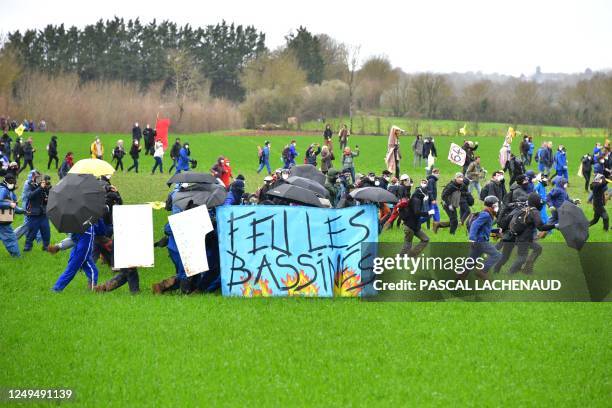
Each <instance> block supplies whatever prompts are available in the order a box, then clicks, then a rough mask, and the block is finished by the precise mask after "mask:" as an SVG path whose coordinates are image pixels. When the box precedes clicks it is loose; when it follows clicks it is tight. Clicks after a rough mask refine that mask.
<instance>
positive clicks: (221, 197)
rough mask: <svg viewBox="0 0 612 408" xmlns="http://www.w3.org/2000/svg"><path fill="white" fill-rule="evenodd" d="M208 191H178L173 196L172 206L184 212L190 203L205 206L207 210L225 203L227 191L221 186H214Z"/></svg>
mask: <svg viewBox="0 0 612 408" xmlns="http://www.w3.org/2000/svg"><path fill="white" fill-rule="evenodd" d="M210 186H211V188H208V189H195V190H188V191H179V192H177V193H176V194H175V195H174V199H173V200H172V204H173V205H175V206H177V207H178V208H180V209H181V210H185V208H187V205H189V202H190V201H193V204H195V205H205V206H206V207H207V208H213V207H217V206H219V205H221V204H223V203H224V202H225V198H226V197H227V191H225V189H224V188H223V187H222V186H217V185H214V184H211V185H210Z"/></svg>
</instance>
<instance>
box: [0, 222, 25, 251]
mask: <svg viewBox="0 0 612 408" xmlns="http://www.w3.org/2000/svg"><path fill="white" fill-rule="evenodd" d="M0 241H2V243H3V244H4V246H5V247H6V250H7V251H8V253H9V254H11V256H14V257H18V256H20V255H21V253H20V252H19V244H18V243H17V236H16V235H15V231H13V227H12V226H11V224H4V225H0Z"/></svg>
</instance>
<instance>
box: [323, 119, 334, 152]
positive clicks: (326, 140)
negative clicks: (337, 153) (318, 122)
mask: <svg viewBox="0 0 612 408" xmlns="http://www.w3.org/2000/svg"><path fill="white" fill-rule="evenodd" d="M333 135H334V133H333V132H332V129H331V126H330V125H329V123H328V124H327V125H325V131H323V146H327V148H328V149H329V150H334V144H333V143H332V137H333Z"/></svg>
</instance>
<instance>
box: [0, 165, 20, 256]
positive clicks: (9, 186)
mask: <svg viewBox="0 0 612 408" xmlns="http://www.w3.org/2000/svg"><path fill="white" fill-rule="evenodd" d="M16 188H17V178H16V176H15V175H13V174H7V175H6V176H5V177H4V180H3V181H2V183H0V241H2V243H3V244H4V247H5V248H6V250H7V251H8V253H9V254H10V255H11V256H13V257H19V256H21V253H20V252H19V244H18V243H17V236H16V235H15V231H13V226H12V223H13V216H14V215H15V214H23V213H25V211H24V210H23V208H21V207H19V206H18V205H17V196H16V195H15V189H16Z"/></svg>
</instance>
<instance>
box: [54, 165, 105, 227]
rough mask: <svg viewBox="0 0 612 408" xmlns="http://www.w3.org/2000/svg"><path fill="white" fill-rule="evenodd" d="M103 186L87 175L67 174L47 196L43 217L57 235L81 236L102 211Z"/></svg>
mask: <svg viewBox="0 0 612 408" xmlns="http://www.w3.org/2000/svg"><path fill="white" fill-rule="evenodd" d="M105 197H106V192H105V190H104V185H103V184H102V183H100V182H99V181H98V180H97V179H96V178H95V177H94V176H92V175H91V174H67V175H66V177H64V178H63V179H62V180H60V182H59V183H57V184H56V185H55V186H53V188H52V189H51V191H50V192H49V202H48V204H47V215H48V216H49V219H50V220H51V222H52V223H53V225H55V228H57V230H58V231H60V232H65V233H69V232H72V233H81V232H84V231H85V229H86V228H87V225H88V223H94V224H95V223H96V222H97V221H98V219H99V218H100V217H102V216H103V215H104V213H105V211H106V201H105Z"/></svg>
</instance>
